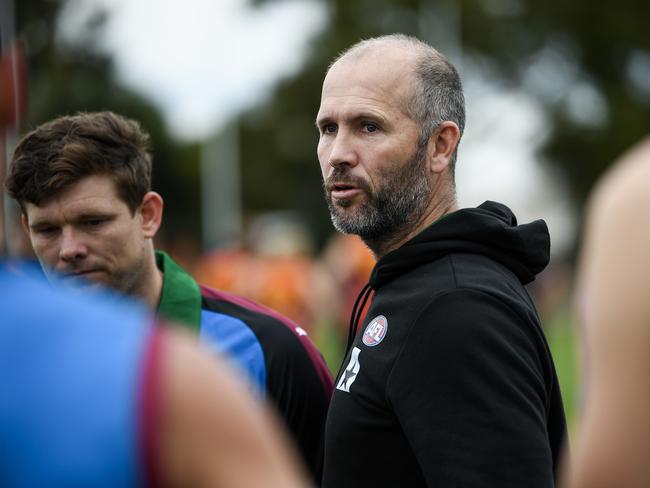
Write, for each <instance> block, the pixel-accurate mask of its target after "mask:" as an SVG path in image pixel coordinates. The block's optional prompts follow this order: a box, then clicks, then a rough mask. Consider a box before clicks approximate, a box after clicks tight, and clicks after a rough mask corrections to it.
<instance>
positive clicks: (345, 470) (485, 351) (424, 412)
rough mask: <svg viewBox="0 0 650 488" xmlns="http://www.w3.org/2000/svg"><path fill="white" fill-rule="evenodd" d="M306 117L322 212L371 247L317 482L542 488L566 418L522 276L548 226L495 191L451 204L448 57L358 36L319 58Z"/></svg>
mask: <svg viewBox="0 0 650 488" xmlns="http://www.w3.org/2000/svg"><path fill="white" fill-rule="evenodd" d="M316 123H317V126H318V129H319V133H320V139H319V143H318V159H319V161H320V166H321V171H322V174H323V180H324V188H325V197H326V201H327V204H328V207H329V210H330V213H331V217H332V222H333V224H334V226H335V227H336V229H337V230H339V231H340V232H344V233H349V234H357V235H359V236H360V237H361V238H362V239H363V241H364V242H365V243H366V245H367V246H368V247H369V248H370V249H371V250H372V252H373V253H374V254H375V256H376V257H377V259H378V262H377V264H376V266H375V268H374V269H373V272H372V274H371V276H370V282H369V284H368V285H367V286H366V287H365V288H364V289H363V290H362V292H361V294H360V295H359V299H358V300H357V305H356V306H355V311H353V313H352V318H351V328H350V336H349V341H348V351H347V354H346V356H345V359H344V362H343V366H342V368H341V371H340V372H339V376H338V378H337V379H336V381H335V385H336V389H335V391H334V395H333V397H332V403H331V405H330V410H329V414H328V418H327V427H326V441H325V446H326V447H325V468H324V475H323V485H324V486H325V487H336V488H341V487H346V486H350V487H352V486H373V487H380V486H386V487H389V486H390V487H392V486H409V487H417V486H463V487H470V486H477V487H478V486H481V487H484V486H494V487H497V486H498V487H509V486H512V487H522V486H526V487H550V486H553V485H554V484H555V478H556V468H557V458H558V453H559V451H560V447H561V444H562V442H563V441H564V439H565V436H566V427H565V420H564V413H563V407H562V400H561V397H560V390H559V385H558V381H557V377H556V374H555V369H554V366H553V361H552V359H551V355H550V352H549V349H548V346H547V344H546V340H545V338H544V335H543V332H542V330H541V326H540V322H539V318H538V316H537V312H536V310H535V306H534V304H533V301H532V299H531V298H530V296H529V295H528V293H527V291H526V289H525V285H526V284H527V283H529V282H531V281H532V280H533V279H534V278H535V275H536V274H537V273H539V272H540V271H542V269H544V267H545V266H546V264H547V263H548V259H549V235H548V230H547V228H546V225H545V223H544V222H543V221H535V222H532V223H530V224H525V225H519V226H518V225H517V220H516V218H515V216H514V215H513V214H512V212H511V211H510V210H509V209H508V208H507V207H505V206H504V205H502V204H499V203H495V202H486V203H484V204H483V205H481V206H479V207H478V208H468V209H459V208H458V205H457V202H456V195H455V182H454V164H455V161H456V151H457V147H458V143H459V140H460V138H461V134H462V132H463V128H464V124H465V109H464V97H463V91H462V85H461V81H460V78H459V76H458V73H457V72H456V69H455V68H454V67H453V66H452V65H451V64H450V63H449V61H448V60H447V59H446V58H445V57H444V56H443V55H442V54H440V53H439V52H438V51H436V50H435V49H433V48H431V47H430V46H428V45H427V44H425V43H423V42H421V41H420V40H418V39H416V38H413V37H408V36H404V35H390V36H384V37H379V38H374V39H369V40H366V41H362V42H360V43H358V44H356V45H354V46H353V47H352V48H350V49H349V50H347V51H346V52H344V53H343V54H342V55H341V56H340V57H339V58H338V59H337V60H336V61H335V62H334V63H333V64H332V65H331V66H330V68H329V70H328V72H327V74H326V76H325V80H324V83H323V90H322V96H321V105H320V109H319V112H318V116H317V120H316ZM373 292H374V296H373V298H372V301H371V302H370V306H369V309H368V312H367V314H366V316H365V317H366V318H364V319H362V315H363V310H364V307H365V305H366V303H367V302H368V299H369V297H370V295H371V294H372V293H373ZM357 329H358V331H359V333H358V334H357Z"/></svg>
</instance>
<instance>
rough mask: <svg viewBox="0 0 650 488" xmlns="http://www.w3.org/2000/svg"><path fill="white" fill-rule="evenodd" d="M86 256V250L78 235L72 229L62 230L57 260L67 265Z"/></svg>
mask: <svg viewBox="0 0 650 488" xmlns="http://www.w3.org/2000/svg"><path fill="white" fill-rule="evenodd" d="M87 254H88V248H87V247H86V244H85V243H84V242H83V239H82V238H81V236H80V235H79V233H78V232H75V230H74V229H63V231H62V235H61V247H60V249H59V259H61V261H65V262H68V263H69V262H74V261H79V260H80V259H83V258H85V257H86V255H87Z"/></svg>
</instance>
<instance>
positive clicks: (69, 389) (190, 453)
mask: <svg viewBox="0 0 650 488" xmlns="http://www.w3.org/2000/svg"><path fill="white" fill-rule="evenodd" d="M2 102H3V100H0V105H2ZM4 130H5V127H4V124H3V121H0V153H2V154H4V151H5V146H4ZM0 159H1V158H0ZM4 170H5V165H4V164H0V180H3V179H4ZM3 217H4V215H3V213H2V212H0V229H1V228H2V227H3V221H4V218H3ZM3 258H4V257H3V256H2V253H1V252H0V308H1V309H2V318H1V319H0V385H2V394H1V395H0V446H2V456H1V458H0V484H1V485H2V486H3V487H5V488H13V487H16V488H23V487H32V486H33V487H48V486H96V487H99V486H106V487H112V486H123V487H126V486H131V487H134V486H182V487H212V486H250V487H259V488H262V487H263V488H267V487H270V486H273V487H276V488H285V487H289V486H291V487H295V488H298V487H304V486H306V481H305V479H304V476H303V474H302V473H301V470H300V468H299V466H298V463H297V458H295V456H294V453H293V452H292V451H291V449H290V448H289V447H288V445H287V443H286V439H284V438H283V435H282V433H281V431H280V430H279V429H277V427H276V426H275V424H274V420H275V419H273V418H272V416H270V415H268V412H265V411H263V409H260V408H257V407H258V406H256V405H254V402H253V401H251V399H250V398H248V393H247V392H246V391H244V390H243V389H242V387H241V385H238V384H236V382H235V381H233V378H232V376H233V375H232V374H231V373H229V372H228V371H227V370H228V368H227V367H226V366H225V365H224V364H221V363H220V362H219V361H218V360H217V364H215V361H214V359H213V358H210V357H209V356H208V355H207V354H205V352H203V351H201V350H200V349H199V347H198V345H197V344H196V343H195V342H196V341H194V340H192V339H191V337H189V335H188V334H186V333H182V331H176V330H171V329H163V328H161V327H154V322H155V320H154V318H153V317H152V314H151V312H147V311H146V310H144V308H143V307H141V306H136V305H134V304H132V303H129V302H128V301H127V300H117V299H116V298H115V297H110V296H107V295H103V294H90V293H83V292H81V291H77V290H69V289H68V290H60V289H56V288H54V287H51V286H48V285H47V284H45V283H42V282H39V281H40V280H37V279H36V278H32V277H30V276H26V275H24V274H22V275H21V274H19V273H18V272H17V271H16V269H15V268H16V267H17V266H19V264H18V263H16V262H13V263H12V264H11V265H10V266H11V269H10V267H9V266H7V263H6V262H5V261H4V259H3ZM21 273H22V269H21Z"/></svg>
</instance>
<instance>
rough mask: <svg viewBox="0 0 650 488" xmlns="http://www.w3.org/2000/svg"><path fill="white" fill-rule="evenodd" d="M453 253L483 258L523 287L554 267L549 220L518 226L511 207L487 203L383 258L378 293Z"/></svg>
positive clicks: (376, 272) (373, 281)
mask: <svg viewBox="0 0 650 488" xmlns="http://www.w3.org/2000/svg"><path fill="white" fill-rule="evenodd" d="M450 253H472V254H483V255H485V256H488V257H490V258H492V259H494V260H495V261H497V262H499V263H501V264H503V265H504V266H506V267H508V268H509V269H510V270H511V271H512V272H513V273H514V274H515V275H516V276H517V278H519V280H520V281H521V283H522V284H524V285H525V284H527V283H530V282H531V281H533V280H534V279H535V275H536V274H538V273H539V272H540V271H542V270H543V269H544V268H545V267H546V265H547V264H548V262H549V256H550V236H549V233H548V227H547V226H546V222H544V221H543V220H535V221H533V222H531V223H529V224H522V225H517V218H516V217H515V215H514V214H513V213H512V211H511V210H510V209H509V208H508V207H506V206H505V205H503V204H501V203H497V202H491V201H487V202H485V203H483V204H482V205H480V206H479V207H477V208H466V209H462V210H458V211H456V212H453V213H451V214H448V215H446V216H444V217H443V218H441V219H440V220H438V221H436V222H434V223H433V224H431V225H430V226H429V227H427V228H426V229H424V230H423V231H422V232H421V233H420V234H418V235H416V236H415V237H414V238H413V239H411V240H410V241H408V242H406V243H405V244H404V245H402V246H401V247H399V248H398V249H395V250H394V251H391V252H389V253H388V254H386V255H385V256H384V257H383V258H381V259H380V260H379V261H378V262H377V264H376V265H375V268H374V269H373V271H372V274H371V275H370V285H371V286H372V287H373V288H374V289H375V290H376V289H378V288H380V287H381V286H383V285H385V284H386V283H388V282H389V281H391V280H393V279H395V278H396V277H398V276H400V275H402V274H404V273H406V272H408V271H410V270H411V269H413V268H416V267H418V266H420V265H421V264H423V263H427V262H431V261H434V260H436V259H438V258H440V257H442V256H445V255H447V254H450Z"/></svg>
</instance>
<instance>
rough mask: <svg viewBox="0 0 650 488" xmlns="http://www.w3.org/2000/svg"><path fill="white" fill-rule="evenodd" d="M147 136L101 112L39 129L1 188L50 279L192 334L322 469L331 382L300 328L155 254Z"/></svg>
mask: <svg viewBox="0 0 650 488" xmlns="http://www.w3.org/2000/svg"><path fill="white" fill-rule="evenodd" d="M148 143H149V137H148V135H147V134H146V133H145V132H144V131H143V130H142V129H141V128H140V126H139V124H137V123H136V122H135V121H132V120H129V119H126V118H124V117H121V116H118V115H116V114H113V113H111V112H98V113H81V114H78V115H75V116H64V117H60V118H57V119H55V120H52V121H50V122H48V123H45V124H43V125H41V126H39V127H37V128H36V129H35V130H33V131H31V132H30V133H28V134H27V135H25V136H24V137H23V138H22V139H21V140H20V141H19V143H18V145H17V147H16V149H15V151H14V154H13V157H12V160H11V165H10V170H9V174H8V177H7V181H6V187H7V190H8V192H9V194H10V195H11V196H12V197H13V198H15V199H16V200H17V201H18V203H19V204H20V207H21V209H22V212H23V219H22V220H23V224H24V227H25V229H26V231H27V232H28V233H29V236H30V240H31V243H32V246H33V248H34V251H35V253H36V255H37V257H38V259H39V261H40V262H41V264H42V266H43V268H44V270H45V272H46V274H47V275H48V277H49V278H50V279H51V280H53V281H63V282H69V283H74V284H80V285H86V284H96V285H100V286H104V287H108V288H112V289H114V290H117V291H118V292H121V293H123V294H126V295H129V296H132V297H135V298H137V299H139V300H141V301H142V302H144V303H146V304H147V305H149V306H150V307H151V308H152V309H155V310H157V311H158V313H159V315H160V316H161V317H163V318H165V319H169V320H174V321H178V322H179V323H181V324H184V325H185V326H186V327H188V328H189V329H191V330H193V331H194V332H195V333H197V334H198V335H199V336H200V338H201V341H202V342H203V343H204V344H206V346H208V347H209V348H210V349H212V350H213V352H215V353H225V354H226V357H227V358H228V359H229V360H231V362H232V363H233V364H234V365H235V366H236V367H237V368H238V369H239V370H240V371H243V372H244V373H245V374H246V377H247V379H248V380H249V383H250V384H251V385H252V386H253V388H254V389H256V390H257V391H258V392H259V393H260V394H262V395H266V396H267V398H268V400H269V401H270V403H271V404H273V405H274V406H275V407H276V409H277V411H278V413H279V414H280V416H281V417H282V418H283V420H284V422H285V425H286V427H287V428H288V429H289V431H290V432H291V434H292V435H293V439H294V441H295V444H296V446H297V448H298V450H299V452H300V453H301V454H302V457H303V460H304V461H305V463H306V465H307V466H308V467H309V470H310V472H311V474H312V477H313V479H314V480H316V481H319V480H320V476H321V470H322V458H323V436H324V422H325V416H326V411H327V405H328V402H329V397H330V395H331V388H332V379H331V376H330V374H329V371H328V369H327V366H326V365H325V362H324V361H323V359H322V357H321V356H320V353H319V352H318V351H317V350H316V348H315V347H314V345H313V344H312V343H311V341H310V340H309V338H308V337H307V336H306V333H305V332H304V330H303V329H302V328H300V327H298V326H297V325H296V324H294V323H293V322H291V321H289V320H288V319H286V318H284V317H282V316H281V315H279V314H277V313H275V312H274V311H272V310H269V309H266V308H263V307H262V306H260V305H257V304H255V303H253V302H251V301H248V300H245V299H243V298H241V297H237V296H234V295H231V294H228V293H225V292H220V291H217V290H213V289H209V288H206V287H201V286H199V285H198V284H197V283H196V281H194V279H193V278H192V277H191V276H190V275H189V274H188V273H186V272H185V271H184V270H183V269H182V268H181V267H180V266H178V265H177V264H176V263H175V262H174V261H173V260H172V259H171V258H170V257H169V256H168V255H167V254H165V253H163V252H159V251H155V250H154V246H153V238H154V236H155V235H156V232H157V231H158V228H159V227H160V225H161V220H162V212H163V200H162V197H161V196H160V195H159V194H158V193H156V192H153V191H151V170H152V160H151V155H150V153H149V151H148Z"/></svg>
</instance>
